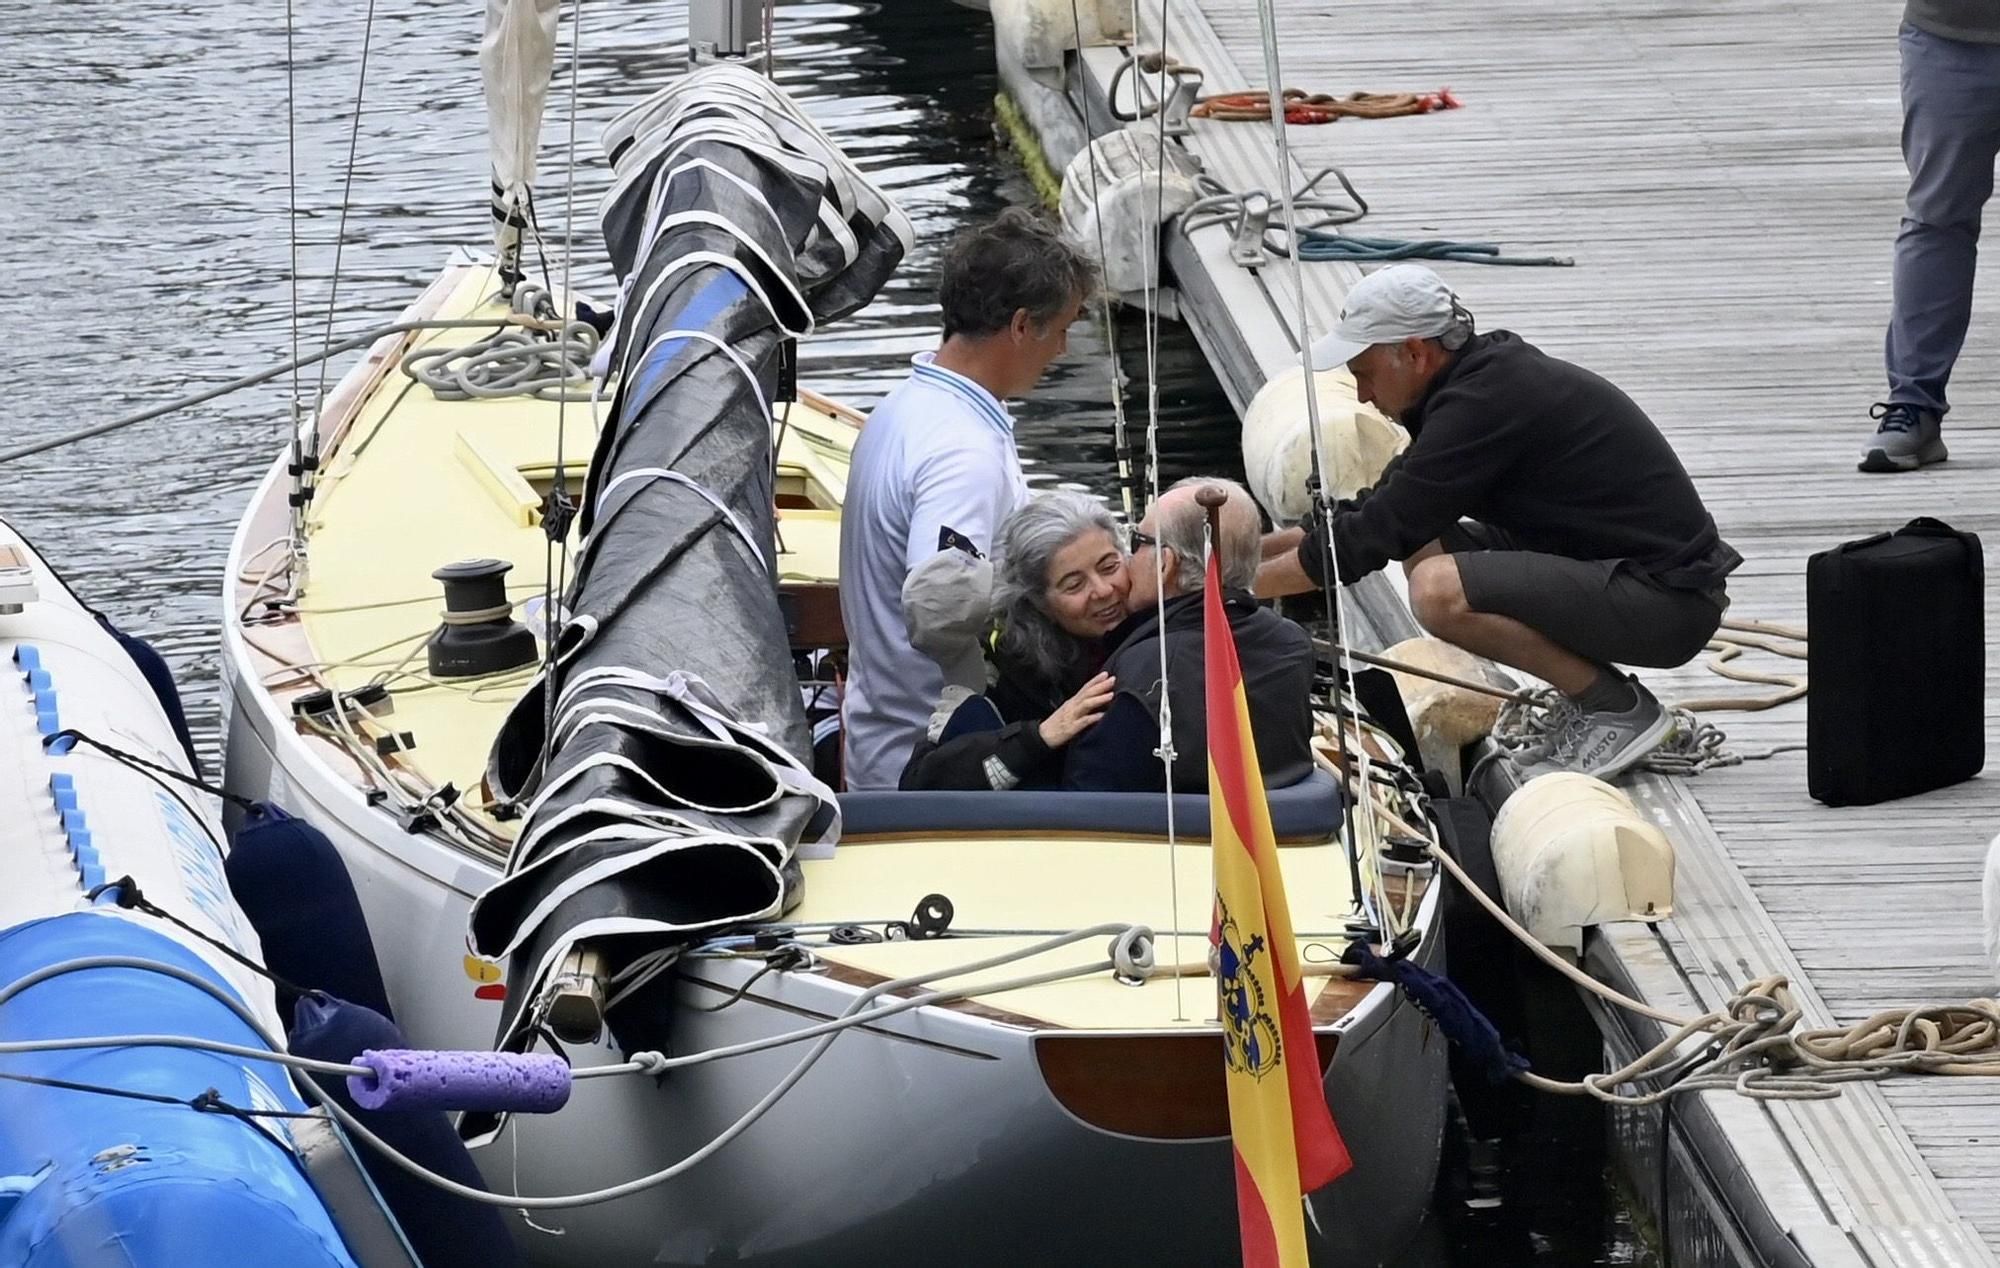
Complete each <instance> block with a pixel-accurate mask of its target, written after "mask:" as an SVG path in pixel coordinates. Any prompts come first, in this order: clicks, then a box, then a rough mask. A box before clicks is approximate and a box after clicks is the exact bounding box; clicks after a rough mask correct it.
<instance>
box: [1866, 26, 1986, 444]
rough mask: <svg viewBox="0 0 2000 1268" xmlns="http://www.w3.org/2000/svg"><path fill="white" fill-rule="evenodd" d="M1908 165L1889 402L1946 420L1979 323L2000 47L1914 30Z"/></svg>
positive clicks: (1906, 83) (1910, 35)
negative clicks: (1956, 370) (1983, 218)
mask: <svg viewBox="0 0 2000 1268" xmlns="http://www.w3.org/2000/svg"><path fill="white" fill-rule="evenodd" d="M1902 52H1903V161H1904V162H1905V163H1906V164H1907V165H1908V166H1909V169H1910V194H1909V200H1908V202H1907V203H1906V204H1905V206H1904V210H1903V228H1902V232H1901V233H1899V234H1897V235H1896V268H1895V298H1894V308H1893V310H1892V311H1891V314H1890V317H1889V335H1888V339H1887V347H1886V354H1887V355H1886V361H1887V364H1888V371H1889V399H1890V400H1891V401H1895V402H1900V403H1904V404H1909V405H1915V406H1917V407H1918V408H1920V409H1926V410H1931V411H1933V412H1935V413H1937V414H1940V415H1942V414H1943V413H1944V412H1945V411H1946V410H1947V409H1948V408H1950V407H1949V406H1948V405H1947V404H1946V403H1945V383H1946V381H1947V380H1949V379H1950V378H1951V367H1952V364H1953V363H1954V362H1955V361H1957V360H1958V351H1959V348H1960V347H1961V346H1963V344H1964V343H1965V328H1966V325H1967V323H1968V322H1970V321H1971V319H1972V275H1973V270H1974V268H1975V267H1976V265H1977V263H1978V258H1979V213H1980V211H1981V209H1982V208H1984V207H1985V205H1986V200H1987V198H1988V197H1989V196H1991V194H1992V193H1993V160H1994V156H1995V154H1996V153H2000V44H1971V43H1966V42H1964V41H1961V40H1948V39H1944V38H1943V37H1941V36H1936V35H1932V34H1930V33H1929V32H1926V31H1920V30H1918V29H1917V28H1915V27H1912V26H1909V25H1905V26H1904V27H1903V31H1902Z"/></svg>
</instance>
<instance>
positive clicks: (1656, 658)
mask: <svg viewBox="0 0 2000 1268" xmlns="http://www.w3.org/2000/svg"><path fill="white" fill-rule="evenodd" d="M1439 540H1440V541H1441V542H1442V543H1443V544H1444V548H1445V550H1446V551H1447V552H1448V553H1449V554H1450V555H1451V557H1452V558H1453V559H1454V560H1456V561H1457V563H1458V577H1459V583H1460V584H1461V585H1462V586H1463V587H1464V588H1465V598H1466V602H1467V603H1469V604H1470V605H1471V607H1472V610H1473V611H1475V612H1490V613H1493V614H1494V615H1497V616H1508V617H1512V618H1514V619H1515V620H1516V621H1519V622H1520V623H1521V624H1523V625H1525V626H1527V627H1528V628H1529V629H1532V630H1535V631H1537V632H1539V633H1541V634H1544V635H1547V636H1548V637H1549V638H1550V639H1551V640H1553V641H1554V642H1556V643H1559V644H1561V645H1562V646H1564V647H1566V648H1568V649H1569V650H1570V651H1572V652H1575V653H1576V654H1577V655H1579V656H1581V657H1583V658H1585V659H1586V660H1594V661H1600V662H1602V663H1605V664H1617V665H1639V666H1644V667H1646V668H1651V669H1672V668H1674V667H1675V666H1678V665H1685V664H1687V663H1688V662H1689V661H1691V660H1693V659H1694V658H1695V657H1696V656H1697V655H1699V654H1700V653H1701V649H1702V646H1703V645H1704V644H1705V643H1707V642H1708V640H1709V639H1710V638H1711V637H1713V636H1714V634H1715V631H1716V628H1717V627H1718V626H1720V625H1721V624H1722V611H1723V609H1724V608H1726V607H1728V606H1729V599H1728V596H1727V595H1726V594H1725V593H1724V591H1723V587H1722V585H1721V583H1719V582H1718V583H1717V584H1716V585H1715V587H1714V588H1713V589H1710V590H1679V589H1675V588H1674V587H1672V586H1667V585H1662V584H1661V583H1660V582H1658V581H1655V580H1654V579H1653V578H1651V577H1649V576H1647V575H1645V574H1644V573H1641V572H1639V571H1638V570H1637V569H1635V568H1633V567H1632V565H1631V564H1629V563H1627V562H1626V561H1624V560H1622V559H1570V558H1568V557H1566V556H1563V555H1549V554H1543V553H1541V552H1539V551H1532V550H1520V549H1517V548H1516V547H1515V544H1514V543H1513V542H1512V541H1511V540H1510V539H1509V538H1508V536H1507V534H1506V533H1504V532H1502V531H1501V530H1499V529H1497V528H1494V527H1492V526H1491V525H1488V524H1479V523H1475V522H1473V521H1471V520H1461V521H1459V524H1458V526H1457V527H1456V528H1454V529H1450V530H1448V531H1446V533H1445V534H1444V536H1443V537H1441V538H1440V539H1439Z"/></svg>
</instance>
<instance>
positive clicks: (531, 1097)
mask: <svg viewBox="0 0 2000 1268" xmlns="http://www.w3.org/2000/svg"><path fill="white" fill-rule="evenodd" d="M354 1064H356V1065H364V1066H367V1067H368V1068H369V1069H370V1070H373V1071H374V1074H373V1075H371V1076H368V1077H365V1078H364V1077H363V1076H361V1075H358V1074H350V1075H348V1076H347V1091H348V1094H349V1095H351V1096H352V1097H353V1098H354V1103H355V1104H357V1105H359V1106H360V1107H361V1108H362V1109H370V1110H476V1111H480V1112H484V1113H492V1114H553V1113H554V1112H555V1111H557V1110H559V1109H561V1108H562V1107H563V1105H564V1104H565V1103H567V1102H568V1100H569V1085H570V1071H569V1063H568V1062H566V1061H564V1060H563V1059H562V1058H561V1057H557V1056H551V1055H550V1054H548V1053H545V1052H420V1051H417V1050H414V1049H410V1048H390V1049H387V1050H385V1051H377V1050H375V1049H373V1048H369V1049H367V1050H366V1051H364V1052H363V1053H362V1054H361V1055H360V1056H359V1057H356V1058H355V1060H354Z"/></svg>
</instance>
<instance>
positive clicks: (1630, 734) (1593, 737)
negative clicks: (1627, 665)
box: [1521, 678, 1674, 780]
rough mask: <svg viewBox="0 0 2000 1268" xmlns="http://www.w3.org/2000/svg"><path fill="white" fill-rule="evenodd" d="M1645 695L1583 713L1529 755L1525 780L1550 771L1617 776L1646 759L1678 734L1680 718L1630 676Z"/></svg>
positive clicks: (1602, 776) (1638, 689)
mask: <svg viewBox="0 0 2000 1268" xmlns="http://www.w3.org/2000/svg"><path fill="white" fill-rule="evenodd" d="M1626 681H1628V682H1630V683H1631V684H1632V689H1633V690H1634V691H1636V692H1638V693H1639V699H1638V702H1637V703H1636V704H1634V705H1633V706H1632V707H1631V708H1630V709H1624V710H1621V711H1618V712H1615V713H1614V712H1612V711H1611V710H1608V709H1607V710H1603V711H1601V712H1597V713H1579V714H1578V715H1577V716H1576V717H1575V718H1574V719H1572V720H1571V721H1570V722H1569V725H1567V726H1566V727H1564V728H1563V729H1562V730H1561V731H1560V732H1558V733H1557V734H1556V736H1555V737H1554V741H1553V743H1551V744H1550V745H1549V747H1548V748H1547V749H1545V750H1542V751H1540V752H1538V753H1536V754H1534V755H1533V757H1532V758H1529V757H1528V755H1527V754H1524V755H1523V757H1524V758H1528V760H1526V761H1524V762H1523V764H1522V766H1521V778H1522V779H1523V780H1528V779H1533V778H1534V777H1535V776H1537V775H1546V774H1548V773H1549V772H1550V771H1559V770H1566V771H1574V772H1576V773H1577V774H1579V775H1590V776H1593V777H1595V778H1597V779H1615V778H1616V777H1618V776H1619V775H1622V774H1624V773H1625V772H1626V771H1628V770H1631V769H1632V768H1633V767H1634V766H1637V765H1638V764H1639V763H1640V762H1642V761H1644V760H1646V755H1647V754H1649V753H1651V752H1652V751H1653V750H1654V749H1656V748H1658V747H1660V745H1662V744H1665V743H1666V742H1667V740H1668V739H1669V738H1671V737H1672V735H1673V733H1674V717H1673V715H1672V714H1671V713H1668V712H1667V711H1666V709H1664V708H1662V707H1661V705H1660V702H1659V700H1658V699H1656V698H1655V697H1654V695H1653V693H1652V692H1650V691H1648V690H1646V687H1645V684H1643V683H1641V682H1640V681H1639V680H1638V679H1636V678H1628V679H1627V680H1626Z"/></svg>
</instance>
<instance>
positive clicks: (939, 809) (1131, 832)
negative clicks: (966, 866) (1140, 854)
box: [840, 770, 1341, 841]
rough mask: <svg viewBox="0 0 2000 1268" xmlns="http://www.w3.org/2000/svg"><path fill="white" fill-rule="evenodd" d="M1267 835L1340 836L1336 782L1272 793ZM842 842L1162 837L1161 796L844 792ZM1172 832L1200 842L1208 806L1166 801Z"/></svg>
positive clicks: (1322, 774) (1181, 798)
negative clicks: (959, 836) (992, 836)
mask: <svg viewBox="0 0 2000 1268" xmlns="http://www.w3.org/2000/svg"><path fill="white" fill-rule="evenodd" d="M1268 798H1269V801H1270V806H1271V829H1272V832H1273V834H1274V835H1275V836H1276V837H1277V838H1278V840H1280V841H1324V840H1327V839H1328V838H1330V837H1332V836H1333V835H1334V834H1335V833H1336V832H1337V831H1338V830H1339V828H1340V812H1341V795H1340V783H1339V781H1338V780H1336V779H1334V777H1333V776H1332V775H1331V774H1329V773H1327V772H1326V771H1323V770H1315V771H1313V773H1312V774H1310V775H1308V776H1306V777H1305V778H1304V779H1302V780H1300V781H1299V782H1298V783H1295V784H1292V785H1289V786H1287V787H1284V788H1273V789H1271V790H1270V791H1269V794H1268ZM840 810H841V835H842V836H843V837H863V836H883V835H887V834H890V833H912V832H1108V833H1117V834H1119V835H1121V836H1153V837H1164V836H1165V835H1166V834H1167V795H1166V794H1165V793H1107V792H1058V793H1043V794H1033V793H1023V792H961V791H924V792H889V791H882V792H850V793H842V794H841V796H840ZM1174 832H1175V834H1176V835H1177V836H1179V837H1182V838H1185V839H1187V840H1190V841H1202V840H1207V839H1208V798H1207V797H1204V796H1200V795H1198V794H1194V793H1176V794H1175V795H1174Z"/></svg>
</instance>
